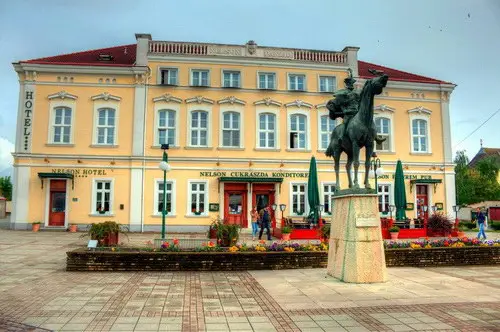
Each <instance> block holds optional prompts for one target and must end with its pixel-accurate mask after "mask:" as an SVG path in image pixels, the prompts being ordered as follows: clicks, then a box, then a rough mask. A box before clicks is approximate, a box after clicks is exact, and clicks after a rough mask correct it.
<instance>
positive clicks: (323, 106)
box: [314, 103, 326, 109]
mask: <svg viewBox="0 0 500 332" xmlns="http://www.w3.org/2000/svg"><path fill="white" fill-rule="evenodd" d="M314 107H316V109H320V108H326V103H323V104H318V105H316V106H314Z"/></svg>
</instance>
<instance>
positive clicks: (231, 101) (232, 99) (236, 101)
mask: <svg viewBox="0 0 500 332" xmlns="http://www.w3.org/2000/svg"><path fill="white" fill-rule="evenodd" d="M218 103H219V104H231V105H233V104H240V105H245V104H246V101H244V100H241V99H238V98H236V97H235V96H230V97H226V98H224V99H221V100H219V101H218Z"/></svg>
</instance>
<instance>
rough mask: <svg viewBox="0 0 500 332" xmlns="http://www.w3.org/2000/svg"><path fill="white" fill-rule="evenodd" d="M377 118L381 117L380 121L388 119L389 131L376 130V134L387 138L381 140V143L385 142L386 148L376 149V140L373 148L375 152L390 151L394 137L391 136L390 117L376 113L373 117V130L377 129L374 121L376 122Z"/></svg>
mask: <svg viewBox="0 0 500 332" xmlns="http://www.w3.org/2000/svg"><path fill="white" fill-rule="evenodd" d="M378 119H381V120H382V121H383V120H387V121H389V126H388V130H389V132H388V133H379V132H377V135H379V136H381V137H387V139H386V140H385V141H384V142H382V144H384V143H386V142H387V145H388V146H387V147H388V149H385V150H379V149H377V142H375V144H374V149H375V151H377V152H391V151H392V144H393V143H392V141H393V138H394V137H393V136H392V118H390V117H388V116H384V115H377V116H375V117H374V119H373V122H375V130H376V129H377V126H376V123H377V120H378Z"/></svg>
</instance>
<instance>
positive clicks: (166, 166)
mask: <svg viewBox="0 0 500 332" xmlns="http://www.w3.org/2000/svg"><path fill="white" fill-rule="evenodd" d="M161 149H162V150H163V159H162V161H161V162H160V164H159V165H158V167H159V168H160V169H161V170H162V171H163V207H162V211H161V239H162V241H164V240H165V216H166V215H167V172H168V171H170V169H171V167H170V165H169V164H168V154H167V150H168V144H162V145H161Z"/></svg>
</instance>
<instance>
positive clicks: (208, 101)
mask: <svg viewBox="0 0 500 332" xmlns="http://www.w3.org/2000/svg"><path fill="white" fill-rule="evenodd" d="M186 103H188V104H190V103H197V104H202V103H206V104H213V103H214V101H213V100H212V99H208V98H205V97H202V96H196V97H193V98H188V99H186Z"/></svg>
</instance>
